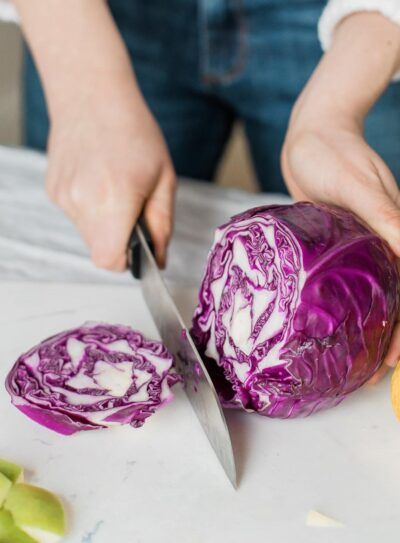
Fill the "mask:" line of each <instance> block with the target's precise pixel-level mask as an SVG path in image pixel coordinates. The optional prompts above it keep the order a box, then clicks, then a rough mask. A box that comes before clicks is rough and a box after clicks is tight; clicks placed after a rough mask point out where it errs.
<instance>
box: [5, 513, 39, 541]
mask: <svg viewBox="0 0 400 543" xmlns="http://www.w3.org/2000/svg"><path fill="white" fill-rule="evenodd" d="M0 543H38V541H37V540H36V539H32V538H31V537H30V536H29V535H28V534H26V533H25V532H23V531H22V530H20V529H19V528H17V527H16V526H15V523H14V519H13V517H12V515H11V513H10V512H9V511H6V510H5V509H0Z"/></svg>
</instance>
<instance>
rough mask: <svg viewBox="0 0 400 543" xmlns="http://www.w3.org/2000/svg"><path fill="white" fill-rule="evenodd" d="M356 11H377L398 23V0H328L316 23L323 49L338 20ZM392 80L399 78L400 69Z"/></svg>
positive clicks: (328, 45)
mask: <svg viewBox="0 0 400 543" xmlns="http://www.w3.org/2000/svg"><path fill="white" fill-rule="evenodd" d="M358 11H377V12H379V13H382V15H385V17H387V18H388V19H390V20H391V21H393V22H394V23H397V24H398V25H400V0H330V1H329V2H328V5H327V6H326V8H325V9H324V11H323V13H322V16H321V18H320V20H319V24H318V34H319V39H320V42H321V46H322V49H323V50H324V51H326V50H327V49H329V47H330V46H331V44H332V39H333V34H334V32H335V28H336V26H337V25H338V24H339V23H340V21H341V20H342V19H344V18H345V17H347V16H348V15H351V14H352V13H356V12H358ZM393 80H400V70H399V71H398V72H397V73H396V74H395V76H394V78H393Z"/></svg>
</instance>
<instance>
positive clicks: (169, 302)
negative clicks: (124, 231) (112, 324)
mask: <svg viewBox="0 0 400 543" xmlns="http://www.w3.org/2000/svg"><path fill="white" fill-rule="evenodd" d="M128 261H129V266H130V269H131V271H132V273H133V275H134V276H135V277H136V278H140V279H141V286H142V291H143V295H144V298H145V300H146V303H147V305H148V308H149V310H150V313H151V315H152V317H153V319H154V322H155V324H156V326H157V328H158V331H159V333H160V336H161V339H162V341H163V343H164V344H165V346H166V347H167V349H168V350H169V351H170V352H171V353H172V354H173V355H174V357H175V363H176V366H177V369H178V372H179V373H180V374H181V375H182V376H183V379H184V390H185V392H186V394H187V396H188V398H189V400H190V403H191V404H192V407H193V409H194V412H195V413H196V415H197V418H198V420H199V421H200V424H201V426H202V427H203V430H204V431H205V433H206V435H207V437H208V440H209V441H210V444H211V446H212V448H213V449H214V451H215V453H216V455H217V457H218V459H219V461H220V462H221V464H222V466H223V468H224V470H225V472H226V474H227V476H228V477H229V479H230V481H231V483H232V485H233V486H234V488H236V486H237V479H236V467H235V459H234V455H233V449H232V443H231V439H230V435H229V430H228V426H227V424H226V420H225V417H224V414H223V411H222V408H221V404H220V402H219V400H218V396H217V393H216V391H215V388H214V385H213V383H212V381H211V379H210V376H209V374H208V372H207V369H206V367H205V366H204V363H203V360H202V359H201V356H200V355H199V353H198V351H197V349H196V347H195V345H194V343H193V340H192V338H191V336H190V334H189V331H188V330H187V328H186V326H185V323H184V321H183V319H182V317H181V315H180V313H179V310H178V308H177V307H176V305H175V303H174V301H173V299H172V297H171V295H170V293H169V291H168V289H167V286H166V285H165V283H164V280H163V278H162V276H161V274H160V272H159V270H158V267H157V264H156V262H155V259H154V256H153V245H152V243H151V237H150V235H149V233H148V231H147V229H146V227H145V224H144V221H143V220H140V221H139V222H138V224H137V225H136V227H135V229H134V230H133V233H132V236H131V239H130V241H129V247H128Z"/></svg>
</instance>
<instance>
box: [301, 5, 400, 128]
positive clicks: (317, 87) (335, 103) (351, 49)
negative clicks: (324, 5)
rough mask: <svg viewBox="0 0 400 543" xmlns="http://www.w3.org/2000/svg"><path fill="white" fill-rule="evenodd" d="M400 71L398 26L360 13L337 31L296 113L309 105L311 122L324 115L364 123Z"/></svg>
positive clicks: (375, 15) (373, 14)
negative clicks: (370, 110)
mask: <svg viewBox="0 0 400 543" xmlns="http://www.w3.org/2000/svg"><path fill="white" fill-rule="evenodd" d="M399 67H400V27H399V26H398V25H396V24H394V23H392V22H391V21H389V20H388V19H387V18H385V17H384V16H382V15H380V14H378V13H356V14H353V15H351V16H349V17H348V18H346V19H344V20H343V22H342V23H341V24H340V25H339V26H338V28H337V29H336V32H335V34H334V38H333V43H332V46H331V48H330V49H329V50H328V52H327V53H326V54H325V55H324V57H323V58H322V60H321V62H320V64H319V65H318V67H317V69H316V70H315V72H314V74H313V76H312V77H311V79H310V81H309V83H308V84H307V86H306V88H305V90H304V91H303V94H302V96H301V98H300V100H299V101H298V103H297V106H296V108H295V111H294V117H296V114H297V113H298V112H299V111H300V110H302V109H303V107H304V106H305V104H307V105H308V107H307V113H306V116H307V118H308V122H310V123H312V122H315V123H318V122H319V120H320V118H321V114H323V115H324V114H325V115H330V114H334V115H339V116H343V117H344V118H348V119H352V120H353V121H354V122H357V123H359V124H362V121H363V119H364V117H365V115H366V114H367V113H368V111H369V109H370V108H371V107H372V106H373V104H374V103H375V102H376V100H377V99H378V98H379V96H380V95H381V94H382V92H383V91H384V90H385V89H386V87H387V86H388V85H389V83H390V81H391V79H392V77H393V74H394V73H395V72H396V71H397V70H398V69H399Z"/></svg>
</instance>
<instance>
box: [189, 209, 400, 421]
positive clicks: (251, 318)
mask: <svg viewBox="0 0 400 543" xmlns="http://www.w3.org/2000/svg"><path fill="white" fill-rule="evenodd" d="M398 309H399V277H398V272H397V267H396V263H395V258H394V255H393V254H392V252H391V251H390V249H389V248H388V247H387V245H386V244H385V242H383V241H382V240H381V239H380V238H378V237H377V236H376V235H374V234H373V233H371V232H370V231H369V230H368V229H367V228H366V227H365V226H363V225H362V224H361V223H360V222H358V220H357V219H356V218H355V217H354V215H352V214H351V213H349V212H347V211H344V210H341V209H339V208H330V207H327V206H322V205H313V204H310V203H298V204H295V205H289V206H269V207H259V208H256V209H252V210H250V211H247V212H245V213H242V214H240V215H237V216H235V217H233V218H232V219H231V220H230V221H229V222H228V223H227V224H225V225H224V226H222V227H220V228H219V229H218V230H217V232H216V235H215V241H214V244H213V246H212V248H211V251H210V254H209V258H208V263H207V267H206V271H205V275H204V278H203V282H202V285H201V288H200V293H199V304H198V307H197V309H196V311H195V314H194V319H193V328H192V333H193V336H194V339H195V342H196V343H197V346H198V348H199V350H200V352H201V353H202V355H203V356H204V357H205V359H206V362H207V365H208V368H209V370H210V373H211V375H212V377H213V379H214V382H215V385H216V388H217V390H218V391H219V394H220V396H221V399H222V401H223V404H224V405H225V406H226V407H243V408H244V409H246V410H248V411H257V412H259V413H261V414H262V415H266V416H270V417H282V418H286V417H295V416H301V415H303V416H304V415H309V414H310V413H312V412H315V411H317V410H320V409H322V408H327V407H331V406H334V405H336V404H338V403H339V402H340V401H342V400H343V398H344V397H345V396H346V395H347V394H349V393H350V392H352V391H354V390H355V389H357V388H358V387H360V386H361V385H362V384H363V383H365V381H367V380H368V379H369V378H370V377H371V376H372V375H373V373H374V372H375V371H376V370H377V369H378V368H379V366H380V365H381V363H382V359H383V356H384V355H385V352H386V350H387V347H388V343H389V340H390V337H391V333H392V330H393V326H394V323H395V320H396V316H397V312H398Z"/></svg>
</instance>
